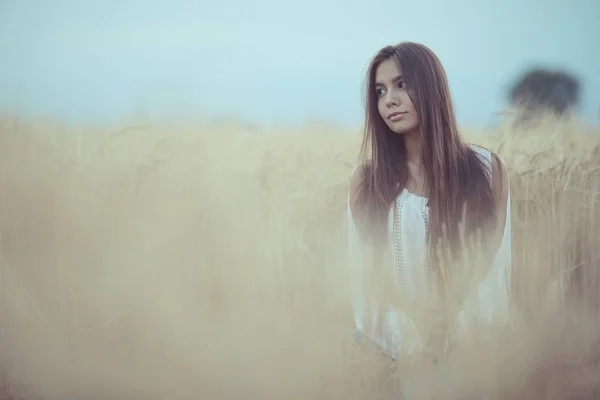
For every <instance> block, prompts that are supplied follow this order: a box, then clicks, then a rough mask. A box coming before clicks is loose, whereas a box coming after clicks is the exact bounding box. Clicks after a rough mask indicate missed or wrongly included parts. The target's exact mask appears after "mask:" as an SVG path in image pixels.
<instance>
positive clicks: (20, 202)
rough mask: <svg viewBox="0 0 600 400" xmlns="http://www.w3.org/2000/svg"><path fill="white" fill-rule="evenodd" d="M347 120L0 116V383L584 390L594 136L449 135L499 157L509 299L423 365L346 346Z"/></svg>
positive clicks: (505, 393)
mask: <svg viewBox="0 0 600 400" xmlns="http://www.w3.org/2000/svg"><path fill="white" fill-rule="evenodd" d="M360 133H361V132H360V129H357V130H356V131H344V130H341V129H335V128H331V127H325V126H322V127H319V126H307V127H306V128H304V129H289V130H286V129H285V128H281V129H266V128H265V129H261V128H256V129H247V128H245V127H244V126H243V125H238V124H235V123H233V122H232V123H231V124H228V125H226V126H225V125H210V124H192V123H190V124H189V125H185V124H180V125H177V126H175V125H167V124H163V125H161V124H155V125H152V126H150V125H143V124H139V125H130V126H125V125H124V126H123V127H122V128H121V129H116V130H110V129H103V128H100V127H91V126H88V127H83V128H82V127H76V126H69V125H67V124H61V123H57V122H49V121H41V122H40V121H34V120H23V119H19V118H3V119H2V120H0V229H1V234H2V236H1V239H2V242H1V248H0V250H1V253H0V262H1V265H0V272H1V277H2V289H1V292H2V296H3V298H2V299H1V302H0V313H1V314H0V334H1V336H0V338H1V339H0V340H1V345H2V347H1V349H2V351H1V353H0V357H1V365H2V371H1V372H2V391H1V392H2V393H1V394H2V395H3V396H5V397H6V398H25V399H28V400H29V399H31V400H33V399H84V398H86V399H192V398H193V399H240V398H251V399H296V398H297V399H347V400H352V399H374V398H390V391H393V389H390V387H391V386H393V385H392V383H391V382H392V381H391V380H390V379H391V378H394V377H396V378H399V379H400V380H401V384H402V385H403V387H405V388H407V390H410V391H413V392H414V393H418V395H417V398H419V399H428V398H434V397H432V396H434V395H435V392H436V391H441V393H443V395H442V397H438V398H444V399H465V400H466V399H483V398H485V399H507V398H511V399H530V400H534V399H592V398H598V397H599V396H600V318H599V317H600V314H599V313H598V312H597V308H596V307H597V305H598V304H600V279H599V278H600V276H599V275H600V274H599V273H598V267H600V262H599V259H598V256H600V235H599V234H598V229H599V228H600V207H598V206H597V204H598V201H597V198H598V196H600V135H598V132H593V131H592V130H590V129H588V128H585V127H583V126H581V125H580V124H579V123H577V122H576V121H569V122H557V121H551V120H547V121H543V122H542V123H540V124H539V125H538V126H535V127H529V128H527V129H522V130H518V129H514V128H510V125H509V124H506V125H502V126H500V127H498V128H495V129H493V130H490V131H488V132H477V131H469V132H467V133H466V136H467V138H468V139H469V140H473V141H475V142H476V143H479V144H482V145H484V146H486V147H488V148H490V149H493V150H495V151H497V152H498V153H499V154H501V155H502V157H503V158H504V160H505V161H506V163H507V165H508V167H509V170H510V177H511V190H512V224H513V258H514V266H513V284H514V288H515V293H516V296H515V313H514V318H513V321H512V323H511V329H510V331H509V332H505V331H503V332H498V334H497V336H495V337H492V340H489V341H483V342H482V341H480V340H477V339H476V336H473V337H471V336H469V337H466V338H464V339H463V340H462V341H461V342H460V345H458V346H457V347H456V349H455V350H454V351H453V352H452V353H451V355H450V357H449V359H448V361H447V362H448V365H447V367H446V369H445V371H446V372H445V373H444V374H442V377H441V378H439V376H438V375H437V374H436V373H435V371H433V370H432V369H431V368H427V367H426V366H424V365H421V364H420V363H416V364H410V365H405V366H404V365H403V366H399V367H398V370H397V371H395V370H392V369H390V366H389V365H387V364H386V363H385V362H384V360H383V359H382V358H378V357H377V356H374V354H373V352H370V351H368V350H364V349H360V348H356V347H355V346H354V344H353V342H352V339H351V333H352V328H353V326H352V318H351V308H350V304H349V301H350V298H349V291H348V280H349V274H348V268H346V264H345V263H344V251H345V244H346V232H345V216H346V215H345V213H346V190H347V182H348V178H349V175H350V173H351V170H352V168H353V166H354V165H355V163H356V160H357V154H358V149H359V145H360V140H361V136H360ZM438 378H439V379H438ZM440 379H441V380H440ZM594 391H595V392H594ZM594 393H595V394H594ZM386 396H387V397H386ZM393 398H399V397H398V396H393Z"/></svg>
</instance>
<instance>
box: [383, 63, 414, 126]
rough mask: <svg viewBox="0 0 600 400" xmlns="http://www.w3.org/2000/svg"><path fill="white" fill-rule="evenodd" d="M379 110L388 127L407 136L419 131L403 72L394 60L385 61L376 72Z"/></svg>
mask: <svg viewBox="0 0 600 400" xmlns="http://www.w3.org/2000/svg"><path fill="white" fill-rule="evenodd" d="M375 90H376V92H377V98H378V100H377V109H378V110H379V114H380V115H381V118H383V120H384V121H385V123H386V124H387V126H388V127H389V128H390V129H391V130H392V131H393V132H395V133H398V134H405V133H410V132H413V131H415V130H418V129H419V116H418V114H417V110H416V109H415V106H414V104H413V102H412V100H411V99H410V96H409V95H408V91H407V88H406V84H405V81H404V78H403V77H402V70H401V69H400V68H399V67H398V66H397V65H396V62H395V61H394V60H393V59H387V60H385V61H383V62H382V63H381V64H379V66H378V67H377V70H376V71H375Z"/></svg>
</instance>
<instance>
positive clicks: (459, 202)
mask: <svg viewBox="0 0 600 400" xmlns="http://www.w3.org/2000/svg"><path fill="white" fill-rule="evenodd" d="M366 90H367V93H366V129H365V136H364V140H363V146H362V151H361V156H362V158H363V161H362V162H361V163H360V164H359V166H358V167H357V168H355V170H354V172H353V174H352V177H351V180H350V188H349V196H348V228H349V235H350V246H351V251H352V252H353V253H352V257H351V263H352V264H353V265H354V266H355V267H356V268H357V269H356V270H355V272H356V274H355V275H354V276H355V277H356V278H357V281H356V284H357V286H356V289H357V292H356V298H355V303H354V322H355V324H356V334H357V336H358V337H361V338H362V337H365V336H366V337H368V338H370V339H371V340H372V341H375V342H376V343H377V344H378V345H379V346H380V347H381V348H382V349H383V350H384V351H385V352H386V353H387V354H388V355H389V356H391V357H392V358H395V357H396V356H397V355H398V354H399V353H406V352H408V353H410V352H412V351H423V350H425V351H427V350H428V346H433V344H432V343H433V339H432V338H434V337H435V335H429V334H427V333H426V332H425V328H424V325H425V323H424V322H423V320H422V319H419V318H417V314H418V313H417V312H413V315H411V316H409V314H410V310H413V311H414V310H415V309H418V308H419V307H421V306H422V307H421V309H422V310H424V309H425V305H429V304H432V296H433V294H436V293H437V295H438V296H442V297H441V300H440V301H438V302H437V303H435V304H443V305H445V306H448V305H449V304H451V300H450V297H451V296H450V294H451V292H452V293H455V292H456V290H455V289H456V287H450V288H449V286H448V284H447V283H448V282H454V284H456V282H457V281H460V280H461V279H463V280H464V276H463V278H461V275H460V274H461V273H464V269H463V268H464V265H465V264H468V263H467V261H469V259H470V257H471V256H470V255H468V254H467V253H468V251H469V249H470V250H473V249H478V250H479V252H478V253H476V254H478V255H483V256H482V257H483V258H478V260H479V261H481V260H483V264H484V266H485V267H484V271H483V273H482V274H481V275H480V277H479V279H478V284H477V285H476V289H475V290H473V291H471V292H470V294H468V295H465V294H464V293H463V294H462V295H463V297H460V296H461V295H460V294H459V295H458V297H457V298H456V304H457V307H455V308H454V310H455V312H454V311H452V312H450V317H449V318H448V316H445V317H441V320H442V321H443V322H444V326H445V327H446V328H448V327H449V326H454V327H456V326H458V327H459V328H458V329H459V330H460V329H466V326H467V323H468V321H471V318H476V319H477V320H481V319H482V318H483V319H484V320H487V321H488V322H491V321H495V320H497V318H496V317H500V316H504V317H506V316H507V313H508V306H509V292H510V256H511V248H510V247H511V244H510V240H511V236H510V193H509V182H508V176H507V171H506V166H505V164H504V162H503V160H502V159H501V158H500V157H499V156H498V155H496V154H494V153H492V152H490V151H489V150H486V149H484V148H482V147H478V146H474V145H469V144H467V143H465V141H464V140H463V139H462V138H461V136H460V135H459V133H458V128H457V123H456V119H455V114H454V110H453V106H452V102H451V98H450V91H449V88H448V81H447V77H446V73H445V71H444V68H443V66H442V64H441V62H440V61H439V59H438V58H437V56H436V55H435V54H434V53H433V52H432V51H431V50H430V49H428V48H427V47H425V46H423V45H421V44H417V43H411V42H404V43H400V44H398V45H396V46H387V47H384V48H383V49H381V50H380V51H379V52H378V53H377V54H376V55H375V57H374V58H373V60H372V61H371V64H370V68H369V70H368V74H367V82H366ZM471 254H475V253H471ZM386 261H388V262H386ZM461 271H462V272H461ZM374 275H377V276H379V277H383V278H384V281H383V282H384V285H383V286H381V284H380V285H379V286H378V288H377V289H374V290H373V287H371V290H367V288H368V287H369V286H370V285H369V284H367V282H368V281H369V279H367V276H374ZM474 276H476V274H475V273H472V274H471V275H470V277H474ZM452 277H454V280H452V279H451V278H452ZM385 279H387V280H388V282H392V283H393V289H394V291H395V292H396V293H399V294H401V295H402V298H403V299H404V300H406V302H407V304H409V305H410V306H409V307H405V308H404V309H403V311H400V310H399V308H398V307H397V303H398V302H395V305H392V304H391V302H386V301H385V300H383V301H382V299H385V298H389V296H387V295H386V294H384V292H385ZM455 286H456V285H455ZM463 292H467V291H466V290H463ZM438 298H440V297H438ZM421 314H422V315H425V314H427V313H426V312H422V313H421ZM440 314H442V313H440ZM433 317H435V316H433ZM443 336H444V338H446V336H445V335H443ZM444 346H445V344H442V345H441V348H442V351H443V347H444ZM439 348H440V347H438V350H439Z"/></svg>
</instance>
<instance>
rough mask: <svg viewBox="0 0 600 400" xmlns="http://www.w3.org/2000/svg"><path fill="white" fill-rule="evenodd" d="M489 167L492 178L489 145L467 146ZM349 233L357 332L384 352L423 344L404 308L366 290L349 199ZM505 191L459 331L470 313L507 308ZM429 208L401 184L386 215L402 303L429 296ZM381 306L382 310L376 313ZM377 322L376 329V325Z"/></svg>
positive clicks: (499, 313) (492, 313) (483, 315)
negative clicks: (500, 230) (487, 264)
mask: <svg viewBox="0 0 600 400" xmlns="http://www.w3.org/2000/svg"><path fill="white" fill-rule="evenodd" d="M472 148H473V150H475V151H476V152H477V154H478V155H479V156H480V157H482V159H483V160H484V161H485V165H486V166H487V167H488V170H487V172H488V173H487V175H488V178H489V179H490V184H491V177H492V155H491V153H490V152H489V151H488V150H485V149H483V148H480V147H476V146H472ZM347 207H348V234H349V250H350V260H349V261H350V264H351V266H352V268H353V277H354V280H353V289H354V295H353V311H354V322H355V327H356V333H357V334H358V335H359V336H366V337H368V338H369V339H370V340H372V341H374V342H375V343H377V344H378V345H379V346H380V347H381V348H382V350H384V351H385V352H386V353H387V354H388V355H389V356H391V357H392V358H395V357H396V356H397V355H398V354H399V353H411V352H413V351H418V350H421V349H423V341H422V337H421V334H420V331H419V328H418V327H417V325H416V324H415V322H414V321H413V320H412V319H411V318H410V317H409V316H408V315H407V314H406V313H405V312H402V311H400V310H399V309H397V308H396V307H394V306H393V305H391V304H387V306H386V307H384V308H380V307H379V306H378V300H377V295H376V294H373V293H366V290H365V281H364V279H365V275H364V263H363V261H364V252H363V246H362V243H361V240H360V237H359V235H358V232H357V230H356V226H355V224H354V220H353V218H352V212H351V210H350V202H349V198H348V204H347ZM510 221H511V219H510V190H509V194H508V203H507V209H506V220H505V225H504V236H503V240H502V243H501V245H500V247H499V249H498V251H497V252H496V254H495V256H494V259H493V264H492V267H491V269H490V270H489V271H488V273H487V274H486V276H485V277H484V279H483V280H482V281H481V282H480V283H479V284H478V285H477V289H476V290H475V291H474V293H472V294H470V295H469V296H468V297H467V300H466V301H465V302H464V304H463V307H462V309H461V311H460V312H459V314H458V322H459V325H460V326H459V328H460V332H464V331H465V330H466V329H467V327H468V324H469V320H470V318H478V319H483V320H484V321H485V320H487V321H488V322H491V321H492V319H494V318H506V317H507V316H508V309H509V301H510V300H509V296H510V280H511V277H510V269H511V263H510V260H511V224H510ZM428 229H429V208H428V206H427V198H425V197H421V196H417V195H415V194H412V193H409V192H408V191H407V190H406V189H404V190H402V192H401V193H400V194H399V195H398V197H397V198H396V200H395V202H394V204H393V205H392V206H391V207H390V211H389V214H388V238H389V248H390V251H391V253H392V260H393V266H394V271H388V272H390V276H391V277H393V279H394V280H395V282H394V283H395V285H396V286H397V287H398V289H399V290H401V293H402V295H403V297H404V298H405V299H406V300H407V301H408V303H407V304H411V303H412V304H419V303H422V302H424V301H425V300H427V297H428V295H429V285H428V282H429V277H428V274H429V273H430V271H431V268H430V265H429V262H428V261H429V260H428V257H427V254H428V245H427V239H426V238H427V236H428ZM381 310H384V311H383V315H379V312H380V311H381ZM378 327H379V329H378Z"/></svg>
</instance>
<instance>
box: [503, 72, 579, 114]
mask: <svg viewBox="0 0 600 400" xmlns="http://www.w3.org/2000/svg"><path fill="white" fill-rule="evenodd" d="M580 91H581V85H580V83H579V80H578V79H577V78H576V77H575V76H573V75H571V74H569V73H567V72H563V71H552V70H549V69H542V68H535V69H531V70H529V71H527V72H526V73H524V74H523V75H522V76H521V78H520V79H519V80H517V81H516V82H515V83H514V84H513V86H512V87H511V89H510V91H509V99H510V102H511V104H512V106H513V107H515V108H517V109H519V110H521V111H522V112H524V113H526V114H527V115H528V116H529V117H531V116H533V115H535V114H538V113H540V112H541V113H547V112H550V113H553V114H555V115H558V116H563V115H568V114H570V113H571V112H572V111H573V110H574V109H576V108H577V107H578V106H579V101H580Z"/></svg>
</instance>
